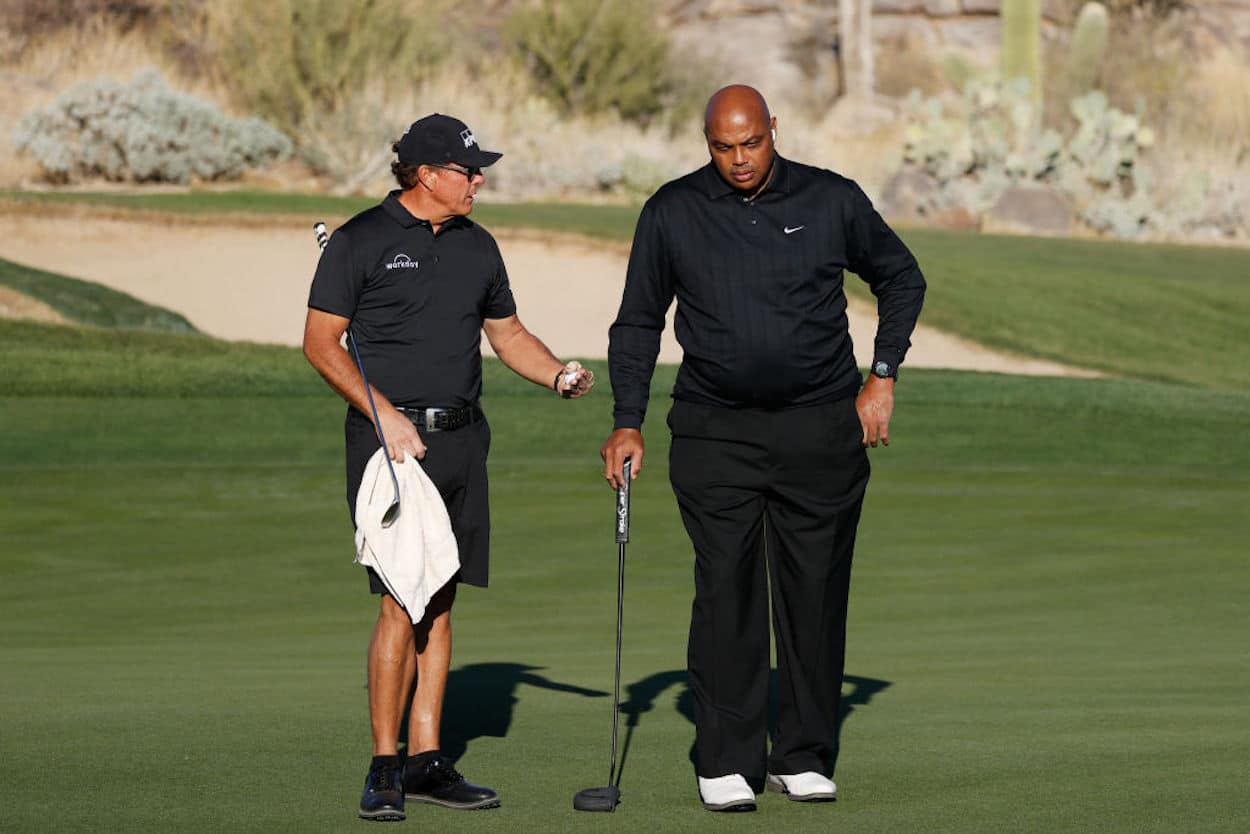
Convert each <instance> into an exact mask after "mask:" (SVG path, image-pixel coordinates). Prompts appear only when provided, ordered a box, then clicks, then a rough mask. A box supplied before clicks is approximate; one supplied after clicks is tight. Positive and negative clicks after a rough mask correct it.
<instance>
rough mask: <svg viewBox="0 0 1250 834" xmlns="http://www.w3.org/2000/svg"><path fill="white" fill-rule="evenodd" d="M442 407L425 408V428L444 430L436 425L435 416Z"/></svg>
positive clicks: (428, 429)
mask: <svg viewBox="0 0 1250 834" xmlns="http://www.w3.org/2000/svg"><path fill="white" fill-rule="evenodd" d="M440 410H441V409H438V408H427V409H426V410H425V430H426V431H442V429H440V428H439V427H438V426H436V425H434V418H435V416H437V414H438V412H439V411H440Z"/></svg>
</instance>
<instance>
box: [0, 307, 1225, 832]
mask: <svg viewBox="0 0 1250 834" xmlns="http://www.w3.org/2000/svg"><path fill="white" fill-rule="evenodd" d="M32 343H40V344H43V345H45V346H46V348H47V349H46V352H45V353H41V352H39V351H37V350H35V349H33V348H31V349H24V348H23V347H22V346H23V345H30V344H32ZM23 351H24V352H23ZM0 356H3V359H2V360H0V361H2V362H3V363H4V364H3V365H2V366H0V371H2V374H0V385H3V387H2V388H0V426H3V431H0V470H2V471H3V478H2V479H0V531H2V534H0V535H2V537H3V538H2V541H0V544H2V547H0V668H2V669H3V673H2V674H0V752H2V753H3V755H2V756H0V785H2V786H3V788H2V789H0V820H2V821H3V822H2V823H0V829H3V830H5V831H22V832H25V831H57V832H76V831H82V832H87V831H91V832H100V831H126V832H148V831H151V832H171V831H177V832H199V831H204V832H221V831H231V832H234V831H257V832H260V831H264V832H272V831H290V832H322V831H324V832H340V831H352V830H366V829H367V828H368V824H366V823H363V822H360V821H358V820H356V819H355V806H356V803H357V801H358V798H359V792H360V788H361V785H362V782H363V778H364V771H365V768H366V766H367V764H368V757H369V730H368V722H367V713H366V701H365V695H366V693H365V689H364V683H365V678H364V651H365V646H366V643H367V641H368V637H369V631H370V628H371V625H372V622H373V619H374V616H375V610H376V609H375V605H376V602H375V601H374V600H373V599H371V598H369V596H368V594H367V593H366V583H365V580H364V578H363V575H362V572H361V570H360V569H359V568H358V567H356V566H354V565H352V564H351V530H350V527H349V522H348V518H347V512H346V504H345V501H344V497H343V485H342V471H341V470H342V466H341V459H342V428H341V421H342V415H343V408H344V407H343V405H342V404H341V403H340V402H339V401H338V400H337V398H336V397H335V396H334V395H332V394H331V393H330V392H329V391H328V389H325V387H324V384H323V383H322V382H321V381H320V380H319V379H317V377H316V375H315V374H314V373H313V372H312V371H311V370H310V369H309V368H307V367H306V365H305V363H304V361H303V359H302V357H301V356H300V355H299V353H298V351H296V350H293V349H286V348H277V347H267V346H256V345H224V344H223V343H220V342H216V341H214V340H211V339H207V338H204V337H196V336H171V335H162V334H132V333H126V332H123V331H97V330H85V331H75V330H72V329H67V328H55V327H45V326H41V325H26V324H15V323H12V322H0ZM41 356H47V357H50V359H49V361H48V362H47V363H46V364H47V367H45V368H44V369H42V370H39V369H36V368H32V367H30V366H32V365H35V364H38V360H39V359H40V357H41ZM594 367H595V370H596V372H598V373H599V374H600V379H601V380H602V381H603V382H604V383H606V369H605V368H604V367H603V365H602V364H596V365H594ZM486 377H487V378H486V389H487V395H486V400H485V403H484V405H485V408H486V410H487V413H488V415H489V418H490V420H491V425H492V430H493V438H494V439H493V449H492V456H491V478H492V498H493V501H492V510H493V516H494V518H493V520H494V526H493V545H494V546H493V548H492V550H493V562H492V587H491V588H490V589H488V590H481V589H476V588H465V589H463V591H462V593H461V596H460V599H459V601H458V603H457V607H456V611H455V635H456V637H455V654H454V657H453V662H452V673H451V677H450V681H449V691H448V701H447V705H446V714H445V729H444V746H445V747H446V748H447V749H448V750H449V751H450V752H452V753H453V754H454V755H456V756H458V757H459V765H460V767H461V769H462V770H463V771H464V772H465V774H466V775H467V776H468V777H469V778H470V779H472V780H476V781H478V782H480V783H484V784H488V785H491V786H493V787H496V788H497V789H498V790H499V791H500V794H501V797H502V799H503V806H502V807H501V808H499V809H498V810H492V811H483V812H475V813H464V812H454V811H447V810H443V809H438V808H433V807H430V806H421V805H417V806H410V808H409V819H408V821H407V822H405V823H399V824H396V825H395V826H394V830H396V831H401V830H420V831H430V830H436V831H488V832H489V831H507V832H515V831H588V832H589V831H605V830H608V831H621V832H635V831H656V832H669V831H725V830H742V831H747V830H751V831H761V830H762V831H772V830H787V831H796V832H797V831H830V830H833V831H846V832H930V831H949V832H1007V831H1012V832H1014V831H1038V832H1054V831H1082V832H1083V831H1097V832H1103V831H1111V832H1117V831H1125V832H1130V831H1131V832H1141V831H1152V832H1153V831H1157V832H1177V831H1202V832H1209V831H1228V832H1240V831H1244V830H1245V828H1246V822H1247V820H1248V819H1250V799H1248V798H1247V792H1246V790H1245V768H1246V762H1247V761H1248V760H1250V713H1247V710H1246V707H1245V699H1246V692H1247V691H1250V666H1248V665H1247V653H1246V648H1245V644H1246V640H1245V623H1246V615H1245V612H1246V605H1245V600H1246V598H1247V593H1248V592H1250V564H1248V563H1247V561H1246V559H1245V550H1246V542H1247V541H1248V540H1250V513H1247V512H1246V510H1247V507H1248V506H1250V501H1248V499H1250V474H1248V473H1250V444H1247V442H1246V440H1245V433H1246V428H1247V414H1250V393H1246V392H1240V391H1216V390H1204V389H1200V388H1194V387H1188V386H1180V385H1172V384H1161V383H1152V382H1134V381H1126V380H1116V381H1090V380H1061V379H1027V378H1020V377H1010V376H1000V375H990V374H970V373H953V372H925V371H912V372H910V373H907V374H906V375H905V377H904V378H903V380H902V381H901V382H900V384H899V391H898V406H897V409H898V410H897V413H896V418H895V420H894V423H893V425H892V427H891V428H892V431H891V434H892V437H893V442H892V444H891V446H890V447H889V448H888V449H877V450H874V451H872V453H871V457H872V460H873V465H874V476H873V482H872V484H871V486H870V488H869V496H868V500H867V504H866V507H865V511H864V518H863V522H862V524H861V528H860V541H859V544H858V547H857V552H856V576H855V581H854V583H853V590H852V605H851V614H850V641H849V648H848V656H847V678H846V681H845V686H844V691H845V693H846V701H847V704H846V706H847V708H848V711H847V714H846V717H845V720H844V723H843V725H842V732H841V742H842V746H841V755H840V759H839V763H838V768H837V773H836V778H837V781H838V783H839V791H840V799H839V801H838V802H837V803H836V804H834V805H824V806H805V805H801V804H799V803H791V802H787V801H785V800H784V798H782V797H779V796H777V795H775V794H766V795H764V796H761V797H760V802H759V811H758V813H756V814H754V815H740V816H739V815H733V816H729V817H725V816H721V815H713V814H709V813H707V812H706V811H704V810H703V809H702V808H701V806H700V805H699V804H698V802H697V800H696V796H695V786H694V774H693V771H692V768H691V765H690V763H689V760H688V753H689V747H690V743H691V741H692V738H693V727H692V724H691V722H690V719H689V717H688V716H689V709H690V707H689V695H688V692H687V691H686V687H685V683H684V676H683V670H684V666H685V632H686V626H687V621H688V614H689V606H690V598H691V594H692V580H691V555H690V552H689V544H688V542H687V540H686V537H685V534H684V532H683V531H682V529H681V526H680V522H679V520H678V517H677V513H676V509H675V507H674V504H673V499H672V495H671V493H670V491H669V488H668V485H667V478H666V471H665V470H666V461H665V457H666V449H667V437H666V432H665V430H664V425H663V416H664V413H665V411H666V410H667V400H666V392H667V390H668V388H669V387H670V386H671V384H672V378H673V368H671V367H662V368H660V370H659V372H658V374H657V379H656V385H655V394H654V397H653V404H652V409H651V418H650V420H649V421H648V424H647V438H648V442H649V444H650V446H649V451H648V456H647V458H646V460H645V465H644V470H643V474H642V477H641V478H640V479H639V480H638V481H637V482H636V483H635V489H634V495H633V517H632V522H633V525H632V539H631V542H630V544H629V546H628V557H627V562H628V564H627V571H626V581H625V585H626V599H625V645H624V656H623V662H622V680H623V684H624V687H623V700H624V702H625V704H624V707H623V716H622V727H621V730H622V735H621V741H622V745H623V753H624V765H623V772H622V777H621V788H622V792H623V796H624V800H623V802H622V804H621V806H620V807H619V809H618V811H617V812H616V813H615V814H613V815H610V816H609V815H587V814H578V813H576V812H574V811H573V810H572V796H573V794H574V792H576V791H577V790H579V789H581V788H585V787H591V786H598V785H602V784H604V783H605V782H606V781H607V767H608V745H609V740H610V738H609V734H610V729H611V723H610V722H611V704H610V697H608V696H607V695H606V694H604V693H606V692H607V691H608V690H610V688H611V685H612V647H613V633H614V632H613V629H614V618H615V608H614V605H615V579H616V547H615V545H614V543H613V540H612V525H613V517H612V516H613V496H612V493H611V492H610V491H609V490H608V489H607V488H606V487H605V486H604V485H603V481H602V475H601V471H600V469H601V466H600V464H599V463H598V455H597V449H598V446H599V443H600V442H601V441H602V439H603V437H604V436H605V435H606V433H607V431H608V429H609V428H610V411H611V398H610V396H609V391H608V386H607V385H606V384H603V385H602V387H601V388H599V389H597V390H596V391H595V392H594V393H593V394H592V395H591V397H590V398H588V399H586V400H582V401H576V402H564V401H560V400H558V399H557V398H555V397H554V396H553V395H552V394H550V392H547V391H544V390H542V389H540V388H537V387H535V386H531V385H528V384H527V383H523V382H521V381H520V380H518V379H517V378H516V377H514V376H513V375H511V374H510V373H509V372H508V371H506V369H504V368H502V367H501V366H500V365H499V364H498V363H497V362H494V361H489V362H487V363H486Z"/></svg>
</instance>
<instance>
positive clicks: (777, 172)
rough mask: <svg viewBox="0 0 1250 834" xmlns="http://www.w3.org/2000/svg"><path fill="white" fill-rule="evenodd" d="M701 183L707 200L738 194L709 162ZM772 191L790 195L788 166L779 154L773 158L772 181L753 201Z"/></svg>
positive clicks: (704, 169)
mask: <svg viewBox="0 0 1250 834" xmlns="http://www.w3.org/2000/svg"><path fill="white" fill-rule="evenodd" d="M703 183H704V187H705V188H706V189H707V196H708V199H709V200H719V199H721V198H722V197H728V196H730V195H731V194H738V193H739V191H738V189H736V188H734V187H733V186H732V185H730V184H729V183H727V182H725V180H724V178H722V177H721V175H720V174H719V173H717V171H716V166H715V165H714V164H713V163H712V162H711V161H709V162H708V164H707V165H705V166H704V167H703ZM773 191H778V192H781V193H782V194H789V193H790V164H789V163H788V162H787V161H786V160H785V158H784V157H783V156H782V155H781V154H777V155H776V157H774V161H773V175H772V179H770V180H769V181H768V185H767V186H765V187H764V190H763V191H761V192H760V193H759V194H757V195H756V196H755V199H757V200H758V199H759V198H760V197H763V196H764V195H765V194H768V193H770V192H773Z"/></svg>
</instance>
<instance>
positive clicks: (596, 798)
mask: <svg viewBox="0 0 1250 834" xmlns="http://www.w3.org/2000/svg"><path fill="white" fill-rule="evenodd" d="M620 801H621V789H620V788H618V787H617V786H616V785H608V786H607V787H606V788H586V789H585V790H580V791H578V792H577V793H576V794H574V795H573V810H575V811H607V812H609V813H611V812H612V811H615V810H616V804H617V803H618V802H620Z"/></svg>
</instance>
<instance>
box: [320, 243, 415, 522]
mask: <svg viewBox="0 0 1250 834" xmlns="http://www.w3.org/2000/svg"><path fill="white" fill-rule="evenodd" d="M313 234H315V235H316V236H317V246H318V247H319V248H320V249H322V250H324V249H325V248H326V244H327V243H329V242H330V235H328V234H327V233H326V224H325V223H322V222H321V221H320V220H318V221H317V222H316V223H314V224H313ZM347 340H348V341H349V342H351V343H352V354H353V355H355V357H356V367H357V368H359V369H360V379H361V381H362V382H364V384H365V396H367V397H368V398H369V410H370V411H372V412H373V425H374V426H375V427H376V428H377V430H378V439H379V440H381V441H382V454H383V455H384V456H385V457H386V468H387V469H389V470H390V471H391V486H393V487H394V488H395V498H394V499H393V500H392V501H391V505H390V506H389V507H387V508H386V512H384V513H382V526H383V527H390V526H391V525H392V524H394V523H395V519H397V518H399V478H397V477H395V464H393V463H391V456H390V453H388V452H387V450H386V436H385V435H384V434H382V421H381V420H379V419H378V407H377V406H376V405H374V404H373V389H372V388H370V387H369V377H367V376H365V363H364V362H362V361H361V359H360V349H359V348H357V347H356V337H355V336H354V335H353V334H352V329H351V328H350V327H349V328H347Z"/></svg>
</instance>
